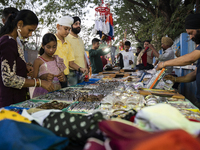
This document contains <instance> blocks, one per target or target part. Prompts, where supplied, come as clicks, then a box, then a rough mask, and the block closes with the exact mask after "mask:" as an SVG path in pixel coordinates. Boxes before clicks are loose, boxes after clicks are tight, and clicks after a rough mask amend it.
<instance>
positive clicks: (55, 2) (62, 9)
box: [0, 0, 95, 50]
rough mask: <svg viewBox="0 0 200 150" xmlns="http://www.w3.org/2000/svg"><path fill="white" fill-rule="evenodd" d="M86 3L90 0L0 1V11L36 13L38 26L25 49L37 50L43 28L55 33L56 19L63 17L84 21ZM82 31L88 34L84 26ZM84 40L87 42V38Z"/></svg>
mask: <svg viewBox="0 0 200 150" xmlns="http://www.w3.org/2000/svg"><path fill="white" fill-rule="evenodd" d="M94 2H95V1H94ZM88 3H90V0H78V1H77V0H0V7H1V8H2V9H1V11H2V10H3V9H4V8H5V7H15V8H17V9H19V10H21V9H30V10H32V11H33V12H35V13H36V15H37V17H38V19H39V26H38V28H37V30H36V31H35V32H34V33H33V36H31V37H30V38H29V40H30V41H31V42H30V43H27V44H26V45H27V47H35V48H36V49H37V50H38V48H39V47H40V45H41V40H40V39H41V31H42V30H43V29H44V28H49V31H50V32H52V33H55V31H56V22H57V18H59V17H61V16H63V15H70V16H75V15H76V16H79V17H80V18H81V19H82V20H84V19H85V17H86V14H87V11H85V10H84V8H85V7H86V6H87V5H88ZM0 26H1V24H0ZM82 30H83V31H84V32H88V31H87V27H85V26H83V27H82ZM86 34H89V33H86ZM86 34H84V35H86ZM84 39H85V40H86V41H87V40H88V37H85V38H84ZM34 43H35V45H34Z"/></svg>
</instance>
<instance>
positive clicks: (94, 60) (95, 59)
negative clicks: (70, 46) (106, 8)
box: [89, 38, 110, 76]
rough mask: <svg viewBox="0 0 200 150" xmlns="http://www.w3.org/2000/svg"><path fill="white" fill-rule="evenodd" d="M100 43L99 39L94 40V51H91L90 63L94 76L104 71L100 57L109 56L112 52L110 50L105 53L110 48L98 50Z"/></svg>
mask: <svg viewBox="0 0 200 150" xmlns="http://www.w3.org/2000/svg"><path fill="white" fill-rule="evenodd" d="M99 41H100V40H99V39H97V38H94V39H93V40H92V49H91V50H89V56H90V63H91V66H92V76H94V75H97V74H98V73H99V72H102V71H103V63H102V60H101V57H100V56H104V55H107V54H108V53H109V52H110V50H108V51H107V52H105V51H104V50H105V49H106V48H108V47H104V48H103V49H98V48H99Z"/></svg>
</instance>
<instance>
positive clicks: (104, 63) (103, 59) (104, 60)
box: [101, 56, 107, 67]
mask: <svg viewBox="0 0 200 150" xmlns="http://www.w3.org/2000/svg"><path fill="white" fill-rule="evenodd" d="M101 61H102V63H103V67H104V66H105V65H106V64H107V60H106V59H105V57H104V56H101Z"/></svg>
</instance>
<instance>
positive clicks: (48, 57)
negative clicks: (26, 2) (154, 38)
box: [0, 7, 200, 107]
mask: <svg viewBox="0 0 200 150" xmlns="http://www.w3.org/2000/svg"><path fill="white" fill-rule="evenodd" d="M191 18H192V19H191ZM198 19H200V15H199V14H195V15H189V16H188V17H187V18H186V32H187V33H188V34H189V35H190V38H191V39H192V40H193V41H195V43H196V44H199V43H200V42H199V40H200V38H199V37H200V36H199V35H200V31H199V29H200V26H199V24H198V22H199V21H198ZM2 22H3V23H4V26H3V27H2V28H1V29H0V57H1V60H0V65H1V71H0V72H1V78H0V107H4V106H8V105H10V104H14V103H18V102H21V101H24V100H26V99H27V92H28V87H36V88H35V90H34V92H33V97H36V96H39V95H41V94H46V93H48V92H51V91H55V90H59V89H61V88H65V87H67V86H73V85H76V84H77V83H81V82H82V81H83V79H82V74H88V73H89V67H90V65H91V68H92V77H93V76H95V75H97V74H98V73H99V72H102V71H103V67H104V66H105V64H106V62H107V61H106V59H105V57H104V56H105V55H107V54H108V53H109V52H110V51H109V50H108V51H105V49H106V48H108V47H110V46H108V47H105V48H103V49H99V42H100V40H99V39H97V38H94V39H93V40H92V49H91V50H89V60H90V63H89V60H88V57H87V54H86V52H85V47H84V42H83V40H82V39H81V37H80V36H79V35H78V34H79V33H80V31H81V19H80V18H79V17H77V16H75V17H70V16H62V17H61V18H59V19H58V21H57V23H56V29H57V30H56V33H55V34H54V33H47V34H45V35H44V36H43V38H42V45H41V48H40V51H39V57H38V58H36V60H35V61H34V64H33V67H32V65H30V64H29V63H27V62H26V61H25V58H24V49H23V44H22V43H23V41H24V40H25V39H26V38H28V37H30V36H32V32H33V31H35V29H36V28H37V26H38V24H39V21H38V18H37V16H36V14H35V13H34V12H32V11H30V10H20V11H18V10H17V9H16V8H12V7H9V8H5V9H4V10H3V12H2ZM122 45H123V47H122ZM172 45H173V40H172V39H171V38H169V37H163V38H162V39H161V47H162V49H163V52H162V54H159V53H158V51H157V50H156V49H155V48H154V46H153V45H152V44H151V43H150V41H149V40H145V41H144V49H142V47H137V52H136V53H135V54H134V53H133V52H132V51H130V47H131V43H130V41H125V42H124V43H121V47H120V48H121V51H120V52H119V54H118V55H117V59H118V62H119V65H120V67H121V68H123V69H133V68H137V69H152V68H154V67H155V66H157V70H159V69H161V68H163V67H165V68H166V69H167V73H168V74H169V75H168V76H166V78H167V79H170V80H172V81H173V82H191V81H194V80H195V79H196V82H197V90H198V91H199V90H200V83H199V82H200V79H198V78H197V75H198V74H199V72H200V71H199V67H200V65H199V64H200V63H199V59H200V55H199V50H200V48H199V46H198V47H196V49H195V50H194V51H193V52H192V53H190V54H187V55H184V56H181V57H179V58H176V59H174V51H173V49H172V48H171V46H172ZM153 58H155V59H156V62H155V63H154V64H153ZM196 60H198V63H197V68H196V70H195V71H194V72H192V73H190V74H188V75H186V76H184V77H174V76H171V75H170V74H171V73H172V71H173V66H183V65H188V64H191V63H193V62H195V61H196ZM27 75H28V76H31V78H27ZM8 93H9V94H8ZM197 93H198V92H197ZM197 100H198V101H199V102H200V94H197Z"/></svg>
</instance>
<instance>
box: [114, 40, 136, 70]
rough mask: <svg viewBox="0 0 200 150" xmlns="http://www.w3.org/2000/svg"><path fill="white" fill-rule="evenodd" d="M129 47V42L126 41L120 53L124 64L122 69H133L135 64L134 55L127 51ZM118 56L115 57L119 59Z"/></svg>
mask: <svg viewBox="0 0 200 150" xmlns="http://www.w3.org/2000/svg"><path fill="white" fill-rule="evenodd" d="M130 47H131V42H129V41H126V42H125V44H124V50H123V51H120V53H121V54H122V58H123V62H124V67H123V69H131V68H134V66H135V64H134V58H135V56H134V54H133V52H131V51H129V49H130ZM119 55H120V54H118V55H117V57H119Z"/></svg>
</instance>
